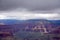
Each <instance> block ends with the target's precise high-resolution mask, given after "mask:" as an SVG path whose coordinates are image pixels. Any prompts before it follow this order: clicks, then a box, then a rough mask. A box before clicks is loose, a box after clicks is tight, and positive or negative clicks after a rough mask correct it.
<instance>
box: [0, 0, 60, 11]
mask: <svg viewBox="0 0 60 40" xmlns="http://www.w3.org/2000/svg"><path fill="white" fill-rule="evenodd" d="M59 7H60V0H0V10H12V9H15V8H26V9H29V10H31V11H35V10H52V9H56V8H59Z"/></svg>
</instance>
